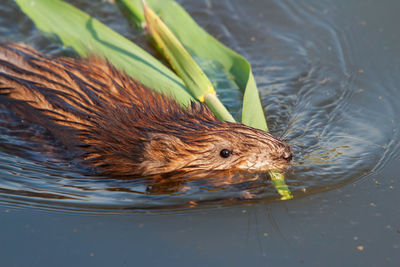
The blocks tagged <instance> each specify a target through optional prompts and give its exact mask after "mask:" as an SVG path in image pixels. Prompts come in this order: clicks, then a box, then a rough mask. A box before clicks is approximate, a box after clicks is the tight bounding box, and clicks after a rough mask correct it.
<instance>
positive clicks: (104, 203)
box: [0, 0, 400, 266]
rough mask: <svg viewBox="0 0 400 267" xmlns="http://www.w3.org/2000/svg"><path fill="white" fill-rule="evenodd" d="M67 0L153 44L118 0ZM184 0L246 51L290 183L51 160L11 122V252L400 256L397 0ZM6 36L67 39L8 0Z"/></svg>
mask: <svg viewBox="0 0 400 267" xmlns="http://www.w3.org/2000/svg"><path fill="white" fill-rule="evenodd" d="M69 2H70V3H72V4H74V5H75V6H77V7H79V8H81V9H83V10H85V11H86V12H88V13H90V14H92V15H94V16H95V17H97V18H98V19H100V20H101V21H103V22H104V23H105V24H107V25H109V26H110V27H112V28H113V29H114V30H116V31H118V32H120V33H122V34H123V35H126V36H128V38H130V39H132V40H133V41H135V42H137V43H139V44H141V45H143V46H144V47H145V48H146V49H149V51H150V52H152V53H154V51H152V50H151V48H150V46H149V45H148V44H147V41H146V39H145V38H144V37H143V36H142V35H141V34H139V33H138V32H137V31H136V30H134V29H132V28H131V27H130V25H129V24H128V23H126V21H125V19H124V17H123V16H122V15H121V14H120V12H119V11H118V9H117V8H116V7H115V6H114V5H113V4H112V3H110V2H109V1H99V2H96V3H95V2H91V1H84V0H79V1H69ZM181 4H182V5H183V7H184V8H185V9H186V10H187V11H188V12H189V13H190V14H191V15H192V16H193V17H194V18H195V20H196V21H197V22H198V23H199V24H200V25H201V26H203V27H204V28H205V29H206V30H207V31H208V32H210V33H211V34H212V35H213V36H215V37H216V38H217V39H219V40H220V41H222V42H223V43H225V44H226V45H228V46H229V47H231V48H233V49H234V50H236V51H238V52H239V53H241V54H242V55H244V56H245V57H246V58H247V59H248V60H249V61H250V62H251V64H252V66H253V70H254V74H255V78H256V81H257V84H258V86H259V90H260V95H261V97H262V102H263V107H264V108H265V111H266V114H267V118H268V125H269V128H270V130H271V132H273V133H274V134H276V135H279V136H283V137H284V138H285V139H286V140H288V142H289V143H290V144H291V145H292V148H293V150H294V152H295V158H294V164H293V166H292V168H291V169H290V171H289V173H288V174H287V175H286V176H287V183H288V185H289V187H290V189H291V190H292V192H294V194H295V198H294V199H293V200H290V201H279V196H278V195H277V194H276V192H275V191H274V189H273V187H272V186H271V185H270V184H269V183H268V182H267V181H263V182H259V183H257V184H256V185H257V186H256V187H255V186H254V185H252V188H257V194H256V197H255V199H254V200H252V201H247V200H243V199H241V198H240V197H239V195H240V191H239V190H237V188H236V189H231V188H228V189H226V190H218V191H215V190H202V187H197V188H196V187H195V186H193V188H194V189H193V190H189V191H187V192H184V193H182V194H174V195H168V194H165V195H160V196H152V195H147V194H145V190H146V189H145V187H144V186H143V185H141V184H140V183H135V182H133V181H118V180H111V179H107V178H106V177H99V176H93V175H89V174H86V173H82V171H81V170H79V169H76V168H71V166H69V165H68V163H67V162H61V163H54V162H53V163H49V162H48V159H46V158H44V157H43V155H41V154H39V153H35V152H34V151H33V152H31V151H30V150H32V149H30V148H32V147H33V148H34V147H35V144H32V143H28V142H26V141H23V140H20V139H19V138H17V137H16V134H15V132H13V131H10V130H9V129H8V127H7V126H6V125H4V124H1V125H0V126H1V127H0V130H1V133H2V136H1V137H0V138H1V139H0V148H1V150H0V226H1V229H0V244H1V248H0V266H54V265H57V266H71V265H76V266H134V265H138V266H158V265H166V266H186V265H192V266H205V265H206V266H217V265H218V266H221V265H222V266H225V265H231V266H243V265H251V266H298V265H300V266H360V265H365V266H399V264H400V256H399V255H400V205H399V203H400V194H399V188H400V182H399V179H398V176H399V173H400V164H399V163H400V153H399V141H400V136H399V130H400V119H399V116H398V113H399V112H400V90H399V89H398V87H399V83H400V78H399V75H398V74H399V73H400V49H399V47H400V35H399V33H398V30H397V25H399V23H400V18H399V16H398V15H397V11H398V10H400V9H399V8H400V2H397V1H380V2H377V1H361V0H360V1H335V3H333V2H332V1H327V0H325V1H321V0H319V1H316V0H315V1H288V0H285V1H278V0H275V1H272V0H271V1H263V0H253V1H239V0H230V1H228V0H219V1H212V0H204V1H194V0H186V1H182V2H181ZM0 38H1V40H2V41H5V40H11V41H21V42H26V43H29V44H31V45H33V46H34V47H36V48H37V49H39V50H40V51H42V52H45V53H47V54H51V55H54V56H57V55H66V54H67V55H69V54H72V53H71V51H70V50H68V49H67V50H65V49H63V48H62V46H61V45H60V44H57V43H54V42H50V41H49V40H48V39H46V38H45V37H43V36H42V35H41V33H40V32H39V31H38V30H37V29H36V28H35V26H34V25H33V24H32V22H31V21H30V20H29V19H28V18H26V16H25V15H24V14H23V13H21V12H20V11H19V8H18V7H17V6H16V4H15V3H14V2H13V1H9V0H6V1H3V2H2V3H1V4H0ZM222 87H223V86H222ZM219 89H220V94H221V95H223V94H230V95H231V98H230V99H228V100H227V101H226V104H227V106H228V107H229V108H230V109H231V110H232V111H233V112H234V114H237V115H238V114H240V102H239V101H238V98H240V96H238V95H235V94H232V92H233V91H230V89H231V88H229V86H228V88H225V91H224V88H219ZM2 112H6V111H2ZM35 130H37V129H36V128H34V129H32V128H29V127H27V128H25V129H24V131H27V132H29V131H35ZM33 150H34V149H33ZM244 186H246V185H244ZM192 201H196V202H198V203H199V205H197V206H196V207H191V205H190V203H192Z"/></svg>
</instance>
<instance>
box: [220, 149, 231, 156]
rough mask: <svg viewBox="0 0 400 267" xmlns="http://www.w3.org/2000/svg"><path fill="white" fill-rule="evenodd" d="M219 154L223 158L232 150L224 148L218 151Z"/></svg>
mask: <svg viewBox="0 0 400 267" xmlns="http://www.w3.org/2000/svg"><path fill="white" fill-rule="evenodd" d="M219 155H220V156H221V157H223V158H228V157H229V156H230V155H232V151H230V150H228V149H225V148H224V149H222V150H221V152H219Z"/></svg>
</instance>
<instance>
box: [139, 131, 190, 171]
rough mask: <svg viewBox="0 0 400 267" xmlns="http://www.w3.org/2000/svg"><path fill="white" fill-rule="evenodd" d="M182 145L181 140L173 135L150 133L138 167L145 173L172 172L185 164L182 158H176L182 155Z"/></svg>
mask: <svg viewBox="0 0 400 267" xmlns="http://www.w3.org/2000/svg"><path fill="white" fill-rule="evenodd" d="M183 147H184V146H183V143H182V141H181V140H180V139H179V138H177V137H175V136H172V135H167V134H163V133H152V134H150V135H149V141H147V143H146V144H145V149H144V159H143V162H142V163H141V164H140V165H141V166H140V168H141V169H142V171H143V173H144V174H145V175H153V174H158V173H167V172H173V171H175V170H177V169H179V168H181V167H182V166H183V165H184V164H185V161H184V160H177V159H178V158H180V157H183V156H184V152H183V151H182V148H183Z"/></svg>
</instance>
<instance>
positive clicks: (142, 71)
mask: <svg viewBox="0 0 400 267" xmlns="http://www.w3.org/2000/svg"><path fill="white" fill-rule="evenodd" d="M16 2H17V4H18V5H19V6H20V7H21V9H22V10H23V12H24V13H25V14H27V15H28V16H29V17H30V18H31V19H32V20H33V21H34V22H35V24H36V26H37V27H38V28H39V29H40V30H41V31H43V32H45V33H49V34H55V35H56V36H57V37H58V38H59V39H60V40H61V41H62V43H63V44H64V45H65V46H71V47H73V48H74V49H75V50H76V51H77V52H78V53H79V54H80V55H81V56H87V55H88V54H95V55H103V56H104V57H105V58H106V59H107V60H109V61H111V62H112V63H113V64H114V65H115V66H117V67H118V68H120V69H122V70H124V71H125V72H127V73H128V74H129V75H131V76H132V77H133V78H135V79H136V80H138V81H140V82H141V83H143V84H144V85H146V86H147V87H149V88H152V89H154V90H158V91H160V92H166V93H169V94H171V95H173V96H174V97H175V98H176V99H177V100H178V101H179V102H180V103H182V104H184V105H187V104H188V103H189V102H190V101H191V100H193V98H192V96H191V95H190V93H188V92H187V88H186V86H185V85H184V83H183V82H182V80H181V79H180V78H179V77H178V76H176V74H175V73H173V72H172V71H171V70H170V69H168V68H167V67H165V66H164V65H163V64H161V63H160V62H159V61H158V60H157V59H155V58H154V57H153V56H151V55H150V54H148V53H147V52H146V51H144V50H143V49H141V48H140V47H138V46H137V45H135V44H134V43H132V42H131V41H129V40H128V39H126V38H125V37H123V36H122V35H120V34H118V33H116V32H115V31H113V30H111V29H110V28H109V27H107V26H105V25H104V24H102V23H101V22H99V21H98V20H96V19H95V18H93V17H91V16H89V15H88V14H86V13H84V12H82V11H80V10H79V9H77V8H75V7H74V6H72V5H69V4H67V3H65V2H62V1H59V0H16ZM44 14H45V15H44Z"/></svg>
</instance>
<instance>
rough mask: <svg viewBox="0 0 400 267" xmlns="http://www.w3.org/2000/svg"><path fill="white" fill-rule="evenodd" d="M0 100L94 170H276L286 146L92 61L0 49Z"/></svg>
mask: <svg viewBox="0 0 400 267" xmlns="http://www.w3.org/2000/svg"><path fill="white" fill-rule="evenodd" d="M0 94H1V96H0V98H2V100H1V101H2V102H4V101H6V103H7V104H8V105H7V106H8V108H10V109H12V110H13V112H14V113H15V114H17V115H18V116H20V118H21V120H25V121H29V122H30V123H34V124H38V125H40V126H42V127H44V128H45V129H46V130H47V131H48V132H49V133H50V134H51V136H52V137H54V138H55V139H57V140H59V141H60V142H61V144H62V145H63V146H64V147H66V148H67V149H68V150H70V151H75V152H76V159H77V160H78V161H79V162H80V163H81V164H83V165H84V166H89V167H91V168H93V169H94V170H95V172H96V173H98V174H102V175H108V176H112V177H121V178H123V177H137V176H148V175H155V174H167V173H176V172H183V173H188V172H192V171H220V170H221V171H224V170H244V171H250V172H253V171H254V172H255V171H257V172H258V171H261V172H266V171H269V170H272V169H276V170H284V169H286V168H287V166H288V164H289V162H290V160H291V159H292V152H291V150H290V147H289V146H288V145H287V144H286V143H285V142H284V141H282V140H280V139H278V138H276V137H274V136H273V135H271V134H269V133H267V132H265V131H261V130H258V129H254V128H251V127H248V126H245V125H243V124H240V123H230V122H224V121H220V120H218V119H216V117H215V116H214V115H213V113H212V112H211V111H210V109H209V108H207V106H206V105H204V104H201V103H196V102H192V103H191V104H190V105H189V106H188V107H186V108H185V107H182V106H181V105H180V104H179V103H177V102H176V101H175V100H174V99H172V98H171V97H169V96H166V95H162V94H159V93H156V92H154V91H151V90H149V89H147V88H146V87H144V86H143V85H142V84H140V83H139V82H136V81H134V80H133V79H132V78H130V77H129V76H128V75H127V74H125V73H124V72H121V71H118V70H117V69H116V68H115V67H113V66H112V65H111V64H110V63H108V62H107V61H105V60H102V59H100V58H96V57H92V58H89V59H72V58H58V59H51V58H50V57H48V56H46V55H43V54H41V53H40V52H38V51H36V50H35V49H33V48H31V47H29V46H27V45H24V44H18V43H9V44H2V45H1V46H0Z"/></svg>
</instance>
